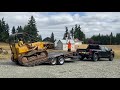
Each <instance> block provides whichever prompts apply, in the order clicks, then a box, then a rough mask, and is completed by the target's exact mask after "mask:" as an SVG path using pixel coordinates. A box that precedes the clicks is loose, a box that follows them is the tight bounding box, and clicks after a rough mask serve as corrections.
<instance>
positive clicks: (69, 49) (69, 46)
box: [68, 41, 71, 52]
mask: <svg viewBox="0 0 120 90" xmlns="http://www.w3.org/2000/svg"><path fill="white" fill-rule="evenodd" d="M68 52H71V43H70V41H69V42H68Z"/></svg>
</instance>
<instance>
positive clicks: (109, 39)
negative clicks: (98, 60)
mask: <svg viewBox="0 0 120 90" xmlns="http://www.w3.org/2000/svg"><path fill="white" fill-rule="evenodd" d="M63 39H64V40H66V39H78V40H81V41H83V42H84V43H85V44H101V45H119V44H120V33H116V35H113V33H112V32H111V34H110V35H108V34H106V35H101V34H100V33H99V35H93V36H91V37H90V38H86V37H85V33H84V32H83V31H82V30H81V27H80V25H77V24H76V25H75V26H74V27H73V28H71V29H70V30H68V27H65V33H64V35H63Z"/></svg>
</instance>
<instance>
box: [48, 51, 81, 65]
mask: <svg viewBox="0 0 120 90" xmlns="http://www.w3.org/2000/svg"><path fill="white" fill-rule="evenodd" d="M78 58H79V56H78V55H77V53H76V52H64V51H63V52H49V53H48V58H47V60H46V62H47V63H50V64H51V65H56V64H57V65H63V64H64V62H65V61H67V59H71V60H72V61H75V60H77V59H78Z"/></svg>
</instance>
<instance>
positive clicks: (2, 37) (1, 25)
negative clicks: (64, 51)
mask: <svg viewBox="0 0 120 90" xmlns="http://www.w3.org/2000/svg"><path fill="white" fill-rule="evenodd" d="M20 32H26V33H28V34H29V35H31V36H32V37H34V39H35V41H43V40H44V39H43V40H42V36H41V35H40V34H38V30H37V26H36V21H35V18H34V17H33V16H31V17H30V19H29V20H28V23H27V24H26V25H25V26H23V27H22V26H18V27H17V28H15V26H13V27H12V30H11V33H12V34H15V33H20ZM9 36H10V29H9V25H8V24H7V23H6V22H5V21H4V18H2V20H0V42H6V43H8V40H9ZM49 38H50V40H47V41H50V42H55V39H54V33H53V32H52V34H51V36H50V37H49ZM25 39H28V38H27V37H25ZM45 39H46V38H45Z"/></svg>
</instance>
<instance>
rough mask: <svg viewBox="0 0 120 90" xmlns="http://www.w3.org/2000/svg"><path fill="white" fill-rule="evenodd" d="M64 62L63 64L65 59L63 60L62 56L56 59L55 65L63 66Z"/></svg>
mask: <svg viewBox="0 0 120 90" xmlns="http://www.w3.org/2000/svg"><path fill="white" fill-rule="evenodd" d="M64 62H65V59H64V57H63V56H60V57H58V59H57V64H58V65H63V64H64Z"/></svg>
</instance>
